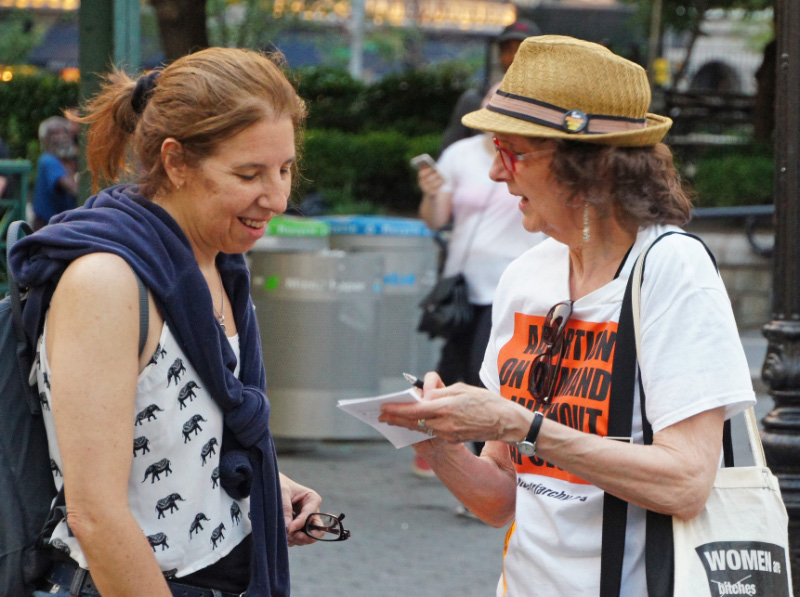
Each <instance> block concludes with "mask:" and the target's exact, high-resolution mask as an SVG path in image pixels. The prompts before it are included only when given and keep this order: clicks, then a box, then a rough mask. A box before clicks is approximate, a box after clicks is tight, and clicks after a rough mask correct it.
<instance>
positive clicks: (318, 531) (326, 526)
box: [303, 512, 350, 541]
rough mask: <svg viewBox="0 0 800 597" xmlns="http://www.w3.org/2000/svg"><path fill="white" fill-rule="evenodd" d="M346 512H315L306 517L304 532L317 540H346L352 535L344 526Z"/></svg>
mask: <svg viewBox="0 0 800 597" xmlns="http://www.w3.org/2000/svg"><path fill="white" fill-rule="evenodd" d="M343 520H344V514H339V516H334V515H333V514H324V513H322V512H314V513H313V514H310V515H309V516H308V518H306V523H305V524H304V525H303V532H304V533H305V534H306V535H308V536H309V537H311V538H313V539H316V540H317V541H346V540H347V539H348V538H349V537H350V531H348V530H346V529H345V528H344V527H343V526H342V521H343Z"/></svg>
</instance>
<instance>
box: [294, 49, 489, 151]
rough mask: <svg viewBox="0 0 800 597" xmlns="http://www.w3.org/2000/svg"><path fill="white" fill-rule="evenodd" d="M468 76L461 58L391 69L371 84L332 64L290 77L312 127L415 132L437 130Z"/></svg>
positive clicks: (426, 132) (298, 71) (435, 132)
mask: <svg viewBox="0 0 800 597" xmlns="http://www.w3.org/2000/svg"><path fill="white" fill-rule="evenodd" d="M472 76H473V75H472V72H471V70H470V69H469V68H468V67H467V66H465V65H464V64H463V63H452V64H445V65H436V66H429V67H426V68H423V69H420V70H414V71H405V72H402V73H396V74H390V75H387V76H385V77H383V78H382V79H380V80H379V81H377V82H375V83H372V84H371V85H366V84H364V83H362V82H360V81H356V80H354V79H353V78H352V77H351V76H350V74H349V73H348V72H347V71H344V70H341V69H335V68H330V67H308V68H303V69H299V70H297V71H296V72H294V73H292V75H291V78H292V79H293V80H294V81H295V83H296V85H297V91H298V93H299V94H300V96H301V97H302V98H303V99H305V100H306V101H307V102H308V108H309V118H308V128H310V129H336V130H341V131H345V132H348V133H356V132H364V131H379V130H387V129H391V130H396V131H401V132H403V133H405V134H407V135H410V136H414V137H416V136H420V135H431V134H441V132H442V131H443V129H444V127H445V126H446V125H447V121H448V119H449V118H450V112H451V110H452V109H453V106H454V105H455V103H456V100H458V97H459V96H460V95H461V94H462V93H463V92H464V91H465V90H466V89H468V88H469V87H470V85H471V84H472Z"/></svg>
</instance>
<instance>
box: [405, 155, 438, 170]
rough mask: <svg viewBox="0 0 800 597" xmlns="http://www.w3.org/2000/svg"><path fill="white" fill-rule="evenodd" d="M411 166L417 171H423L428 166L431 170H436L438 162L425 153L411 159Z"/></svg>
mask: <svg viewBox="0 0 800 597" xmlns="http://www.w3.org/2000/svg"><path fill="white" fill-rule="evenodd" d="M411 165H412V166H414V168H416V169H417V170H420V169H422V167H424V166H428V167H429V168H433V169H434V170H436V161H435V160H434V159H433V158H432V157H431V156H429V155H428V154H427V153H423V154H420V155H418V156H415V157H413V158H411Z"/></svg>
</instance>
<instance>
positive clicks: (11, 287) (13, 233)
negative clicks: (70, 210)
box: [6, 220, 42, 415]
mask: <svg viewBox="0 0 800 597" xmlns="http://www.w3.org/2000/svg"><path fill="white" fill-rule="evenodd" d="M28 234H33V230H31V227H30V226H28V224H27V223H25V222H24V221H22V220H19V221H16V222H12V223H11V225H10V226H9V227H8V235H7V236H6V264H8V262H9V260H8V256H9V255H10V254H11V249H12V247H13V246H14V245H15V244H17V241H19V240H20V239H22V238H24V237H25V236H27V235H28ZM6 271H7V274H8V295H9V300H10V302H11V318H12V320H13V322H14V336H16V339H17V350H16V353H17V362H18V363H19V374H20V376H21V377H22V379H21V380H20V381H21V386H20V387H22V388H23V389H24V392H25V401H26V402H27V403H28V410H29V411H30V413H31V414H32V415H38V414H40V413H41V412H42V410H41V405H40V404H39V396H38V395H37V393H36V391H35V390H34V388H33V386H31V385H30V384H29V383H28V375H29V374H30V372H31V367H33V354H34V351H33V350H32V349H31V346H30V343H29V342H28V336H27V334H26V333H25V327H24V326H23V324H22V291H21V290H20V288H19V285H18V284H17V281H16V279H15V278H14V275H13V273H12V272H11V268H10V267H7V268H6Z"/></svg>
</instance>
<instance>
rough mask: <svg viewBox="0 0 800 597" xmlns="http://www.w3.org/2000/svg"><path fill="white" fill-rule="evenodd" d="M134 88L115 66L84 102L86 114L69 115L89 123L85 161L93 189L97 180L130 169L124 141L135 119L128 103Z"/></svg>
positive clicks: (115, 177) (112, 178)
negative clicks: (95, 92)
mask: <svg viewBox="0 0 800 597" xmlns="http://www.w3.org/2000/svg"><path fill="white" fill-rule="evenodd" d="M135 89H136V82H135V81H134V80H132V79H131V78H130V77H129V76H128V75H127V74H126V73H125V72H124V71H122V70H119V69H116V68H115V69H114V70H113V71H112V72H111V73H110V74H109V75H108V76H107V77H106V79H105V82H104V83H103V86H102V88H101V90H100V92H99V93H98V94H97V95H96V96H95V97H94V98H92V100H91V102H90V103H89V104H88V105H87V106H86V115H85V116H83V117H75V116H71V117H70V119H71V120H74V121H75V122H80V123H83V124H88V125H89V132H88V135H87V143H86V162H87V164H88V166H89V172H90V173H91V175H92V191H93V192H95V193H96V192H97V191H98V189H99V188H100V183H101V181H102V182H103V183H109V182H114V181H116V180H118V178H119V177H120V175H125V174H130V173H131V172H132V168H131V165H130V161H129V159H128V157H129V152H128V144H129V142H130V137H131V135H132V134H133V133H134V131H135V130H136V124H137V122H138V120H139V114H137V113H136V112H135V110H134V109H133V106H132V105H131V97H132V96H133V92H134V90H135Z"/></svg>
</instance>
